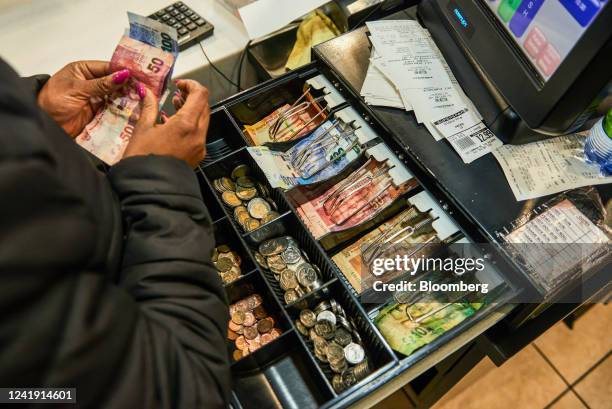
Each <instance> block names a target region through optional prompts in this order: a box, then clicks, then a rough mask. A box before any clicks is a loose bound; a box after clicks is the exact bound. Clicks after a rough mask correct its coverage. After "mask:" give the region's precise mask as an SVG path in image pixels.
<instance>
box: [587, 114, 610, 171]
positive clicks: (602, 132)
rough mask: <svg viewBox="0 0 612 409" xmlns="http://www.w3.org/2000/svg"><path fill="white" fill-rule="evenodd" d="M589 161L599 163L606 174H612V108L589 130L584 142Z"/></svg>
mask: <svg viewBox="0 0 612 409" xmlns="http://www.w3.org/2000/svg"><path fill="white" fill-rule="evenodd" d="M584 155H585V156H586V160H587V163H593V164H597V165H598V166H599V169H600V170H601V174H602V175H604V176H612V109H610V110H609V111H608V113H607V114H606V116H604V117H603V118H601V119H600V120H599V121H597V122H596V123H595V125H594V126H593V127H592V128H591V130H590V131H589V136H588V137H587V139H586V142H585V144H584Z"/></svg>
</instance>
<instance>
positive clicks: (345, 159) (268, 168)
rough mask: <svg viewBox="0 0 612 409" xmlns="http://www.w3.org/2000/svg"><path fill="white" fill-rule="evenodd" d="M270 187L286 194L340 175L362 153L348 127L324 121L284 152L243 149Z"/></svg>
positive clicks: (264, 147) (263, 147) (268, 149)
mask: <svg viewBox="0 0 612 409" xmlns="http://www.w3.org/2000/svg"><path fill="white" fill-rule="evenodd" d="M247 150H248V151H249V153H250V154H251V156H252V157H253V159H255V162H257V164H258V165H259V167H260V168H261V169H262V170H263V172H264V174H265V175H266V178H267V179H268V181H269V182H270V185H271V186H272V187H280V188H282V189H284V190H289V189H291V188H293V187H295V186H298V185H312V184H314V183H319V182H322V181H325V180H328V179H330V178H332V177H334V176H336V175H338V174H339V173H341V172H342V171H343V170H344V169H345V168H346V167H347V166H348V165H349V164H350V163H351V162H353V161H354V160H355V159H357V158H358V157H359V156H361V154H362V152H363V150H362V147H361V145H360V144H359V141H358V140H357V136H356V135H355V134H354V132H353V131H352V129H351V127H350V126H348V125H346V124H344V123H341V122H340V121H338V122H337V123H336V122H332V121H326V122H324V123H323V124H322V125H321V126H319V127H318V128H317V129H316V130H315V131H314V132H312V133H311V134H310V135H308V136H307V137H305V138H304V139H302V140H301V141H300V142H298V143H297V144H296V145H294V146H293V147H292V148H291V149H289V150H288V151H286V152H281V151H276V150H274V149H271V148H270V147H268V146H253V147H249V148H247Z"/></svg>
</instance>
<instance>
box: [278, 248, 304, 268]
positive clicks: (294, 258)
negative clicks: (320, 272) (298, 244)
mask: <svg viewBox="0 0 612 409" xmlns="http://www.w3.org/2000/svg"><path fill="white" fill-rule="evenodd" d="M281 257H282V258H283V261H284V262H285V263H286V264H296V263H299V262H300V260H302V255H301V254H300V250H299V249H297V248H295V247H293V246H288V247H287V248H286V249H285V251H283V252H282V253H281Z"/></svg>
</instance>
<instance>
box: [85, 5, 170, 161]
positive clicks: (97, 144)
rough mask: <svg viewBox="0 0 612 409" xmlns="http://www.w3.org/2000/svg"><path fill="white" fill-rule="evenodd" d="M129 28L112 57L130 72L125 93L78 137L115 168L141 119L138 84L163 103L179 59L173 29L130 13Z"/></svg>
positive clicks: (113, 65) (116, 67)
mask: <svg viewBox="0 0 612 409" xmlns="http://www.w3.org/2000/svg"><path fill="white" fill-rule="evenodd" d="M128 18H129V22H130V28H129V30H128V32H127V33H126V34H125V35H124V36H123V37H122V38H121V41H120V42H119V44H118V45H117V48H116V49H115V52H114V53H113V56H112V58H111V69H112V70H113V71H118V70H121V69H125V68H127V69H129V70H130V73H131V78H130V80H129V81H128V84H127V85H126V86H125V87H124V93H123V94H120V95H113V96H112V97H109V99H108V100H107V101H106V104H105V106H104V107H103V108H102V109H101V110H100V111H99V112H98V113H97V114H96V115H95V117H94V119H93V120H92V121H91V122H90V123H89V124H88V125H87V126H86V127H85V129H84V130H83V132H82V133H81V134H80V135H79V136H77V138H76V141H77V143H78V144H79V145H81V146H82V147H83V148H85V149H87V150H88V151H89V152H91V153H92V154H94V155H95V156H97V157H98V158H100V159H101V160H102V161H103V162H105V163H107V164H109V165H114V164H115V163H117V162H118V161H119V160H120V159H121V158H122V157H123V152H124V151H125V148H126V147H127V145H128V143H129V141H130V138H131V136H132V132H133V131H134V127H135V125H136V122H137V121H138V118H140V109H141V101H140V96H139V95H138V92H137V91H136V84H137V83H138V82H140V83H142V84H144V85H145V86H146V87H147V88H148V89H149V90H151V91H152V92H153V94H154V95H155V96H156V97H157V98H158V99H159V100H161V101H160V106H161V104H162V103H163V99H164V93H165V92H166V88H167V84H168V80H169V79H170V77H171V75H172V70H173V67H174V63H175V61H176V57H177V56H178V43H177V33H176V30H175V29H174V28H172V27H169V26H167V25H165V24H162V23H159V22H157V21H155V20H151V19H148V18H146V17H142V16H139V15H136V14H133V13H128Z"/></svg>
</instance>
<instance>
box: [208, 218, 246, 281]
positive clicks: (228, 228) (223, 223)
mask: <svg viewBox="0 0 612 409" xmlns="http://www.w3.org/2000/svg"><path fill="white" fill-rule="evenodd" d="M213 229H214V233H215V243H216V244H215V245H216V246H220V245H222V244H226V245H227V246H229V248H230V249H232V250H233V251H235V252H237V253H238V255H239V256H240V259H241V264H240V270H241V272H242V275H245V274H246V273H249V272H251V271H253V270H255V262H254V260H253V259H252V257H251V254H250V253H249V252H248V251H247V249H246V247H245V245H244V242H243V241H242V240H241V239H240V237H239V236H238V234H236V231H235V230H234V229H233V228H232V225H231V223H230V221H229V220H228V219H227V217H224V218H223V219H220V220H217V221H216V222H215V223H214V224H213Z"/></svg>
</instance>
